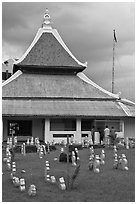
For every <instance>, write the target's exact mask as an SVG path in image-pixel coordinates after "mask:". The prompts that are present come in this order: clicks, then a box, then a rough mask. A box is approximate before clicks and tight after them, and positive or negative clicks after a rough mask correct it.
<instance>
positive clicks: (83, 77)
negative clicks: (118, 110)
mask: <svg viewBox="0 0 137 204" xmlns="http://www.w3.org/2000/svg"><path fill="white" fill-rule="evenodd" d="M77 76H78V77H79V78H80V79H82V80H83V81H85V82H87V83H88V84H91V85H92V86H94V87H95V88H97V89H99V90H100V91H102V92H104V93H105V94H107V95H109V96H111V97H113V98H115V99H119V95H118V94H113V93H111V92H109V91H107V90H105V89H103V88H102V87H100V86H99V85H97V84H96V83H94V82H93V81H91V79H89V78H88V77H87V76H86V75H85V74H84V73H82V72H79V73H78V74H77Z"/></svg>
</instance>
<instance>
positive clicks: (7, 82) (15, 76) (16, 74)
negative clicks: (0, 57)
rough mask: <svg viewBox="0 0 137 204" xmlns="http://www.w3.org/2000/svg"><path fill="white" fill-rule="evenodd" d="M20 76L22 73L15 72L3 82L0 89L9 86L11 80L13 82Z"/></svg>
mask: <svg viewBox="0 0 137 204" xmlns="http://www.w3.org/2000/svg"><path fill="white" fill-rule="evenodd" d="M21 74H22V71H20V70H18V71H17V72H15V74H13V75H12V76H11V77H10V78H8V79H7V80H6V81H4V82H3V83H2V87H3V86H5V85H7V84H9V83H10V82H12V81H13V80H15V79H16V78H17V77H19V76H20V75H21Z"/></svg>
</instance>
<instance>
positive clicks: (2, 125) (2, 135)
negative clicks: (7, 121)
mask: <svg viewBox="0 0 137 204" xmlns="http://www.w3.org/2000/svg"><path fill="white" fill-rule="evenodd" d="M1 122H2V124H1V127H2V142H3V140H4V131H3V129H4V127H3V124H4V123H3V119H2V120H1Z"/></svg>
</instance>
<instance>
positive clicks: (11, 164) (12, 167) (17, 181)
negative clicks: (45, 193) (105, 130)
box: [4, 143, 36, 196]
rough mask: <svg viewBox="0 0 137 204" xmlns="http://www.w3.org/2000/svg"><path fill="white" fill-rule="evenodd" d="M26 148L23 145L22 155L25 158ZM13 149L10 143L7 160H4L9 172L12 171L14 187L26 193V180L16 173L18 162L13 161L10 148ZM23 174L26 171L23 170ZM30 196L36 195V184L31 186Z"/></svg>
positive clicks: (7, 148)
mask: <svg viewBox="0 0 137 204" xmlns="http://www.w3.org/2000/svg"><path fill="white" fill-rule="evenodd" d="M24 146H25V145H24V144H23V145H22V154H23V155H24V156H25V149H24ZM11 147H12V146H10V145H9V143H8V145H7V147H6V158H4V162H6V167H7V170H9V171H11V173H10V178H11V181H12V183H13V185H14V186H15V187H18V188H19V190H20V191H25V190H26V187H25V179H24V178H19V177H17V175H16V171H17V168H16V162H15V161H13V159H12V156H11V153H10V148H11ZM22 172H25V170H22ZM28 195H29V196H35V195H36V186H35V185H34V184H31V185H30V186H29V190H28Z"/></svg>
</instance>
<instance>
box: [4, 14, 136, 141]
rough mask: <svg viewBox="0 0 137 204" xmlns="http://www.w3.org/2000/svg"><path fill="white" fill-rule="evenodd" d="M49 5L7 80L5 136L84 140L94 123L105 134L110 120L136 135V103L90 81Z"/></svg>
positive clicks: (119, 131)
mask: <svg viewBox="0 0 137 204" xmlns="http://www.w3.org/2000/svg"><path fill="white" fill-rule="evenodd" d="M50 21H51V19H50V15H49V13H48V11H46V13H45V15H44V20H43V24H42V27H41V28H40V29H39V30H38V32H37V34H36V36H35V38H34V40H33V42H32V44H31V45H30V46H29V48H28V49H27V51H26V52H25V53H24V55H23V56H22V57H21V58H20V59H19V60H17V61H15V62H14V65H13V75H12V76H11V77H10V78H9V79H7V80H6V81H5V82H3V85H2V86H3V87H2V116H3V141H6V140H7V137H10V136H11V135H12V132H13V134H14V135H16V136H18V140H21V141H26V140H27V138H28V137H32V136H33V137H39V138H40V140H41V141H44V142H52V141H53V140H54V141H56V142H60V141H61V140H66V137H67V135H69V136H70V137H71V136H72V135H73V136H74V140H75V141H77V142H81V141H82V139H83V138H84V137H85V136H88V138H89V139H90V138H91V129H92V127H93V126H94V127H95V131H96V132H100V135H101V134H103V130H104V128H105V126H106V125H108V127H109V128H111V127H112V126H113V127H114V128H115V130H116V132H117V134H118V136H119V137H124V138H126V137H135V104H134V103H133V102H131V101H128V100H124V99H121V98H120V97H119V96H118V95H116V94H112V93H110V92H108V91H106V90H104V89H103V88H101V87H99V86H98V85H97V84H95V83H94V82H93V81H91V80H90V79H89V78H88V77H87V76H86V75H85V74H84V73H83V70H84V69H86V68H87V63H81V62H80V61H79V60H78V59H76V58H75V56H74V55H73V54H72V53H71V51H70V50H69V49H68V47H67V46H66V45H65V43H64V41H63V40H62V38H61V37H60V35H59V33H58V32H57V30H56V29H53V28H52V27H51V23H50Z"/></svg>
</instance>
